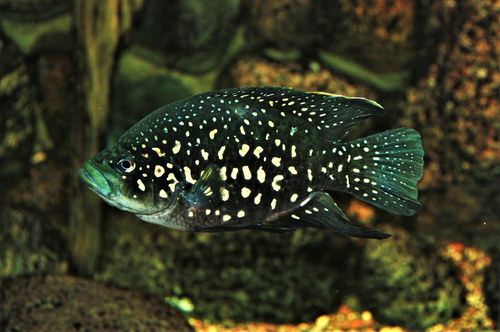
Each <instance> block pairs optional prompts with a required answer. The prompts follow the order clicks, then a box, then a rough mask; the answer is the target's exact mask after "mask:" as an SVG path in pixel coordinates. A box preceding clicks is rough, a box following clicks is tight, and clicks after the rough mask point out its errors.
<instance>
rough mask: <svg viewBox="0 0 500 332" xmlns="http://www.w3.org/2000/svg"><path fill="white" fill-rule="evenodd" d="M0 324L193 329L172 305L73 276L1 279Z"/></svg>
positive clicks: (9, 331) (8, 330)
mask: <svg viewBox="0 0 500 332" xmlns="http://www.w3.org/2000/svg"><path fill="white" fill-rule="evenodd" d="M1 286H2V288H1V291H0V328H1V329H2V331H5V332H14V331H16V332H21V331H193V329H192V327H191V326H190V325H189V324H188V323H187V321H186V319H185V318H184V317H183V316H182V314H180V313H179V312H178V311H176V310H174V309H173V308H171V307H170V306H169V305H168V304H166V303H164V302H162V301H160V300H158V299H157V298H154V297H149V296H145V295H142V294H140V293H137V292H132V291H126V290H121V289H117V288H112V287H107V286H105V285H101V284H98V283H96V282H93V281H89V280H86V279H82V278H75V277H69V276H45V277H42V276H39V277H23V278H18V279H13V280H9V281H2V282H1Z"/></svg>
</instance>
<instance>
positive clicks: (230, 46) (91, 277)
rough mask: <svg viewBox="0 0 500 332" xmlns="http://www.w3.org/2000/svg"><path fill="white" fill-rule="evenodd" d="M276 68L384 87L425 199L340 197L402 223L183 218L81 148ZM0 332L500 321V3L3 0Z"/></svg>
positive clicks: (443, 325)
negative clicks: (361, 228)
mask: <svg viewBox="0 0 500 332" xmlns="http://www.w3.org/2000/svg"><path fill="white" fill-rule="evenodd" d="M260 85H274V86H286V87H293V88H296V89H301V90H306V91H324V92H329V93H335V94H343V95H348V96H359V97H365V98H369V99H373V100H376V101H377V102H378V103H380V104H381V105H383V106H384V107H385V109H386V110H387V113H386V114H384V115H381V116H374V117H373V118H371V119H369V120H368V121H365V122H364V123H362V124H361V125H359V126H358V127H356V128H355V129H354V130H352V132H350V133H349V135H348V137H347V140H350V139H353V138H358V137H363V136H366V135H370V134H373V133H377V132H380V131H383V130H387V129H391V128H398V127H402V126H406V127H411V128H414V129H416V130H418V131H419V132H420V133H421V135H422V139H423V145H424V150H425V166H424V176H423V178H422V180H420V182H419V184H418V185H419V193H420V194H419V200H420V202H421V204H422V210H421V211H420V212H419V213H418V214H417V215H415V216H414V217H411V218H408V217H401V216H395V215H392V214H389V213H386V212H384V211H382V210H380V209H376V208H374V207H372V206H369V205H367V204H365V203H363V202H361V201H358V200H356V199H354V198H352V197H351V196H349V195H341V194H333V196H334V199H335V200H336V201H337V203H338V204H339V206H340V207H341V208H342V209H343V210H344V211H346V213H347V215H348V216H349V218H350V219H351V220H353V221H354V222H357V223H359V224H364V225H367V226H373V227H375V228H376V229H377V230H380V231H383V232H388V233H391V234H393V236H392V237H391V238H389V239H387V240H382V241H378V240H364V239H354V238H348V237H346V236H342V235H339V234H335V233H332V232H328V231H324V230H311V229H304V230H298V231H296V232H291V233H286V234H270V233H265V232H257V231H240V232H231V233H221V234H204V233H187V232H181V231H175V230H170V229H167V228H164V227H161V226H158V225H152V224H147V223H145V222H142V221H140V220H139V219H138V218H136V217H135V216H133V215H131V214H129V213H126V212H123V211H119V210H117V209H114V208H111V207H109V206H107V205H105V204H104V203H103V202H101V200H100V199H99V198H98V197H97V196H96V195H94V194H93V193H91V192H90V191H89V190H88V189H86V188H85V187H84V186H83V185H81V184H80V183H79V182H78V179H77V170H78V169H79V168H80V167H81V164H82V162H83V160H85V159H87V158H89V157H91V156H93V155H94V154H95V153H97V152H99V151H100V150H102V149H104V148H105V147H107V146H109V145H111V144H113V143H114V141H115V140H116V139H117V138H118V137H119V136H120V135H121V134H122V133H123V132H125V131H126V130H127V129H128V128H129V127H130V126H131V125H133V124H134V123H136V122H137V121H139V120H140V119H141V118H142V117H144V116H145V115H147V114H148V113H149V112H151V111H153V110H155V109H156V108H158V107H160V106H163V105H164V104H167V103H170V102H172V101H175V100H178V99H182V98H186V97H189V96H191V95H193V94H196V93H201V92H204V91H209V90H215V89H221V88H229V87H244V86H260ZM0 188H1V191H0V330H5V331H72V330H75V331H108V330H135V331H174V330H182V331H189V330H191V331H333V330H336V331H338V330H349V329H357V330H380V331H382V330H386V331H389V330H391V329H393V330H394V331H396V330H397V331H403V330H404V331H410V330H422V331H423V330H427V331H452V330H457V329H471V330H493V329H494V328H495V327H497V328H498V325H497V324H498V322H500V263H499V262H500V222H499V219H500V1H496V0H464V1H453V0H351V1H348V0H185V1H182V0H176V1H175V0H75V1H69V0H2V1H0Z"/></svg>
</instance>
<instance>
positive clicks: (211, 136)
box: [208, 129, 217, 139]
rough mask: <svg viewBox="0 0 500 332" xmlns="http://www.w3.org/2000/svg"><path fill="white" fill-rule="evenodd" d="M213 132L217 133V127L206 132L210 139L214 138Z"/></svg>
mask: <svg viewBox="0 0 500 332" xmlns="http://www.w3.org/2000/svg"><path fill="white" fill-rule="evenodd" d="M215 134H217V129H214V130H212V131H211V132H210V133H209V134H208V137H210V139H214V138H215Z"/></svg>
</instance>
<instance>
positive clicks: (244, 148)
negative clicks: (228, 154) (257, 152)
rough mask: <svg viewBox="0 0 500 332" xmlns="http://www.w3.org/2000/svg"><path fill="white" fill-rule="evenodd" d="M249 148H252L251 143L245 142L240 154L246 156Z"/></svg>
mask: <svg viewBox="0 0 500 332" xmlns="http://www.w3.org/2000/svg"><path fill="white" fill-rule="evenodd" d="M249 150H250V145H248V144H243V145H242V146H241V149H240V151H239V152H240V156H242V157H244V156H245V155H246V154H247V152H248V151H249Z"/></svg>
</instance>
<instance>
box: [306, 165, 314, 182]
mask: <svg viewBox="0 0 500 332" xmlns="http://www.w3.org/2000/svg"><path fill="white" fill-rule="evenodd" d="M307 178H308V179H309V181H312V180H313V175H312V170H311V169H310V168H309V169H308V170H307Z"/></svg>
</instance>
